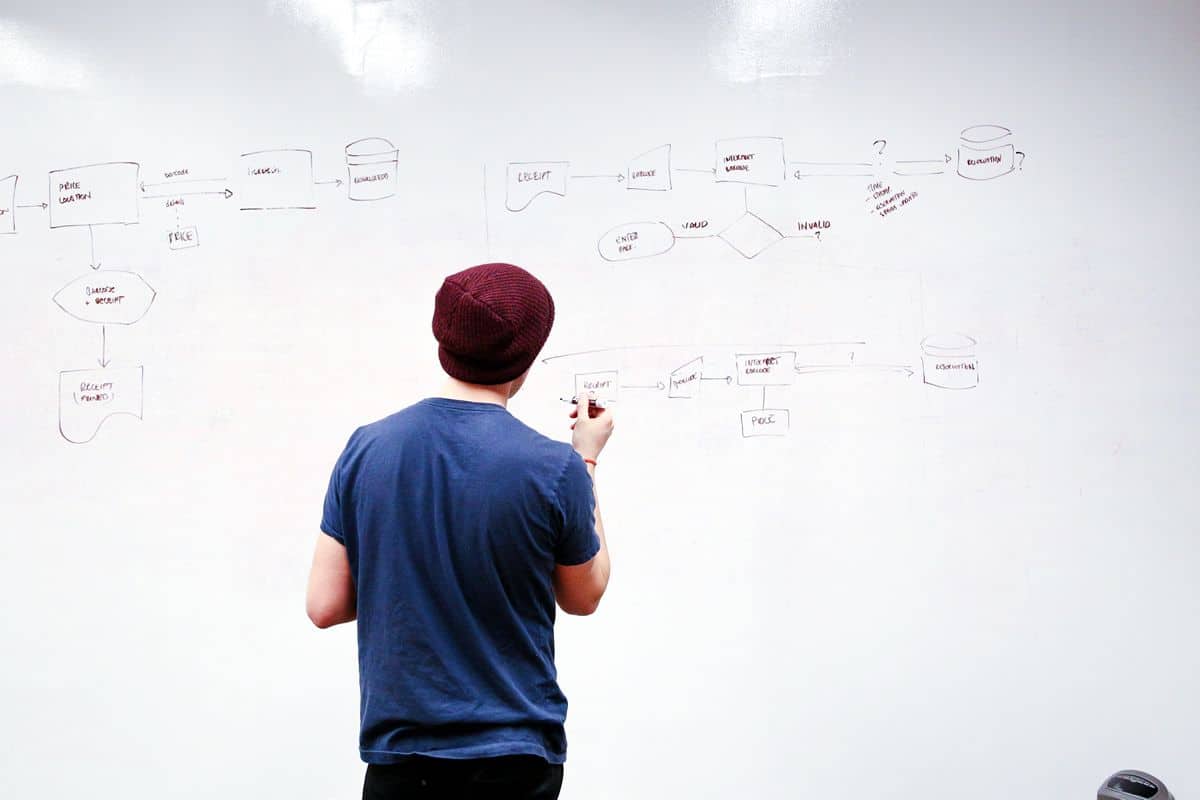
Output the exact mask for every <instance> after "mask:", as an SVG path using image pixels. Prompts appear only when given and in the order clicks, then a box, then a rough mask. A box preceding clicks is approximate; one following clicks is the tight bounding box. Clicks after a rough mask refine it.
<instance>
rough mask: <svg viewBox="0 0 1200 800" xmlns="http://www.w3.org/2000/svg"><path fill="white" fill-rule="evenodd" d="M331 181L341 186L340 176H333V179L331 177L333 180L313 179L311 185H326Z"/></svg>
mask: <svg viewBox="0 0 1200 800" xmlns="http://www.w3.org/2000/svg"><path fill="white" fill-rule="evenodd" d="M331 183H336V184H337V185H338V186H341V185H342V179H341V178H334V179H333V180H331V181H313V185H314V186H328V185H329V184H331Z"/></svg>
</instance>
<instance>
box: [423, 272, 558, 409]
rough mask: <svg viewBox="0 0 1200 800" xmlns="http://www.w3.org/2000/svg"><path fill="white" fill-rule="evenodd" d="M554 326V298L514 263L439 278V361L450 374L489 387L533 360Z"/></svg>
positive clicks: (435, 306) (435, 322)
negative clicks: (440, 285)
mask: <svg viewBox="0 0 1200 800" xmlns="http://www.w3.org/2000/svg"><path fill="white" fill-rule="evenodd" d="M552 325H554V300H553V299H552V298H551V297H550V292H549V291H548V290H547V289H546V287H545V286H544V285H543V284H542V282H541V281H539V280H538V279H537V278H535V277H533V276H532V275H530V274H529V273H528V272H526V271H525V270H523V269H521V268H520V267H518V266H515V265H513V264H480V265H479V266H476V267H471V268H470V269H465V270H463V271H462V272H456V273H455V274H453V275H451V276H450V277H448V278H446V280H445V281H443V282H442V288H441V289H439V290H438V293H437V297H436V298H435V300H434V304H433V335H434V338H436V339H437V341H438V360H440V361H441V362H442V369H444V370H446V374H448V375H450V376H451V377H454V378H458V379H459V380H460V381H466V382H467V383H478V384H485V385H492V384H497V383H505V382H507V381H510V380H512V379H513V378H516V377H517V376H519V375H520V374H521V373H523V372H524V371H525V370H527V369H529V367H530V365H531V364H533V360H534V359H535V358H537V354H538V353H539V352H540V351H541V349H542V345H544V344H545V343H546V339H547V337H549V336H550V328H551V326H552Z"/></svg>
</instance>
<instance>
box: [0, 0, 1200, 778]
mask: <svg viewBox="0 0 1200 800" xmlns="http://www.w3.org/2000/svg"><path fill="white" fill-rule="evenodd" d="M10 5H11V4H10ZM1198 26H1200V12H1197V10H1196V8H1195V7H1188V6H1184V5H1178V6H1167V5H1161V6H1158V7H1156V8H1155V9H1154V10H1153V12H1152V13H1147V12H1146V10H1145V9H1144V7H1141V6H1135V5H1133V4H1129V5H1128V6H1119V5H1116V4H1099V5H1097V4H1094V3H1093V4H1083V3H1061V4H1054V6H1053V7H1047V6H1045V5H1044V4H1034V3H1016V4H1008V5H1005V6H1003V7H1000V6H995V7H985V6H966V5H962V4H939V3H920V4H913V5H910V6H908V7H901V6H899V5H895V4H888V3H881V2H868V1H867V0H864V1H863V2H848V1H847V0H830V1H829V2H819V3H818V2H783V1H782V0H779V1H777V2H768V0H738V1H737V2H713V3H707V2H706V3H682V2H661V3H654V4H646V3H636V4H635V3H624V2H616V3H607V4H602V5H596V4H588V3H557V4H551V3H533V2H523V3H522V2H518V3H510V4H504V6H503V8H501V7H499V6H498V5H497V6H493V5H492V4H483V3H465V2H440V3H433V2H411V3H401V2H351V0H287V1H285V0H278V1H276V2H259V3H219V4H207V5H206V6H205V7H204V8H203V9H201V8H200V7H199V6H194V5H190V4H177V5H175V6H164V5H163V4H161V3H155V4H151V3H148V2H139V1H137V0H135V2H131V3H127V4H124V5H123V6H121V7H108V8H105V9H104V11H103V13H98V12H97V11H95V10H93V9H92V8H91V7H90V6H86V5H85V4H82V3H80V4H76V5H75V6H73V7H72V6H71V5H69V4H68V5H66V6H65V7H64V6H63V5H62V4H58V5H56V6H46V7H34V6H33V5H32V4H25V7H21V8H16V7H13V8H7V9H4V10H3V11H0V45H2V47H0V100H2V101H3V108H4V114H5V118H6V120H7V122H6V124H5V125H3V126H0V265H2V271H0V274H2V275H3V281H4V287H5V297H6V299H7V302H6V313H5V314H4V316H3V330H4V336H3V340H2V341H3V344H0V374H2V375H3V376H4V379H3V384H2V386H3V392H2V395H3V408H4V411H5V413H4V416H3V422H2V423H0V426H2V430H3V439H4V442H5V447H4V448H3V450H2V453H3V454H2V455H0V458H2V459H3V475H4V480H3V482H2V484H0V485H2V486H3V489H2V490H0V501H2V503H3V507H4V509H5V510H6V512H7V513H6V524H5V525H4V537H3V543H4V558H3V559H2V560H0V578H2V580H0V586H2V587H3V588H2V589H0V592H2V596H0V599H2V600H3V604H4V608H5V614H4V615H3V618H2V621H0V641H3V643H4V648H3V654H4V655H3V661H2V662H0V677H2V681H0V707H2V708H3V709H4V714H3V717H4V723H3V725H0V737H2V739H3V741H2V742H0V743H2V744H3V748H2V751H3V753H4V755H3V757H2V763H0V766H2V768H0V794H3V795H4V796H12V797H64V796H71V795H73V794H77V793H79V792H80V791H81V790H83V789H84V788H85V787H95V786H108V787H113V789H112V791H114V792H115V791H118V790H119V792H120V794H121V796H124V797H130V798H134V797H147V798H149V797H163V796H169V797H172V798H180V799H181V800H182V799H185V798H196V799H197V800H199V798H209V797H214V796H222V797H249V796H257V795H261V794H264V793H270V794H278V795H280V796H283V795H287V796H291V797H303V798H313V799H314V800H332V799H333V798H340V797H350V796H357V794H358V792H359V791H360V787H361V781H362V770H363V765H362V763H361V762H360V761H359V760H358V753H357V732H358V716H357V710H358V705H357V702H358V694H357V692H358V685H357V675H356V671H355V670H356V658H355V642H354V630H353V626H352V625H346V626H340V627H338V628H335V629H332V630H329V631H318V630H315V629H314V628H313V627H312V625H311V624H310V623H309V622H308V620H307V619H306V618H305V616H304V613H303V593H304V583H305V577H306V574H307V569H308V566H309V559H310V557H311V549H312V546H313V543H314V541H315V538H316V535H317V521H318V514H319V506H320V502H321V498H322V496H323V491H324V487H325V484H326V481H327V479H328V475H329V470H330V468H331V466H332V464H333V460H334V459H335V458H336V456H337V454H338V452H339V450H340V448H341V446H342V445H343V444H344V442H345V439H346V437H347V436H348V434H349V433H350V432H351V431H352V430H353V429H354V428H355V427H357V426H358V425H360V424H363V423H365V422H368V421H370V420H373V419H377V418H379V417H382V416H384V415H386V414H388V413H391V412H392V411H394V410H397V409H399V408H401V407H403V406H405V405H407V404H409V403H411V402H415V401H416V400H418V399H420V398H421V397H424V396H426V395H427V394H430V393H432V392H435V391H436V390H437V386H438V385H439V380H440V373H439V371H438V369H437V362H436V359H435V357H434V353H435V343H434V341H433V339H432V335H431V333H430V329H429V320H430V317H431V313H432V298H433V294H434V292H435V291H436V289H437V287H438V285H439V284H440V281H441V279H442V277H444V276H445V275H447V274H449V273H451V272H453V271H456V270H458V269H461V268H463V267H465V266H469V265H471V264H475V263H480V262H484V261H491V260H503V261H511V262H514V263H517V264H521V265H523V266H525V267H527V268H528V269H530V270H531V271H533V272H534V273H535V274H537V275H539V276H540V277H541V278H542V279H543V280H544V281H545V282H546V283H547V285H548V286H549V288H550V290H551V292H552V293H553V295H554V298H555V301H556V305H557V309H558V316H557V323H556V326H555V329H554V331H553V333H552V336H551V339H550V341H549V342H548V344H547V347H546V349H545V351H544V353H543V354H542V359H541V360H540V361H539V363H538V364H537V365H536V366H535V368H534V370H533V372H532V373H531V376H530V379H529V382H528V383H527V385H526V387H525V388H524V389H523V390H522V392H521V394H519V395H518V396H517V397H516V398H515V399H514V401H513V404H512V406H511V409H512V411H513V412H514V413H515V414H516V415H517V416H518V417H519V418H521V419H523V420H525V421H527V422H528V423H530V424H531V425H534V426H535V427H537V428H538V429H539V430H542V431H544V432H546V433H547V434H549V435H553V436H557V437H560V438H566V436H567V435H568V432H567V429H566V421H567V420H566V415H565V410H564V409H565V405H564V404H563V403H562V402H560V400H559V398H560V397H562V396H564V395H567V394H569V393H570V392H572V391H573V390H574V389H576V388H578V387H580V386H582V385H588V386H590V387H593V388H596V389H598V390H600V391H602V392H604V393H609V396H610V397H612V399H614V400H615V404H614V408H615V409H616V414H617V415H618V428H617V433H616V435H615V436H614V438H613V440H612V443H611V445H610V446H609V449H607V450H606V451H605V453H604V459H603V463H602V466H601V469H600V474H599V478H598V489H599V493H600V497H601V501H602V507H603V509H604V514H605V520H606V523H607V528H608V533H609V539H610V542H609V543H610V547H611V552H612V559H613V576H612V581H611V584H610V588H609V590H608V594H607V595H606V597H605V599H604V602H603V603H602V605H601V608H600V610H599V612H598V613H597V614H596V615H594V616H592V617H589V618H569V617H565V616H564V615H560V618H559V623H558V626H557V644H558V646H557V655H558V667H559V673H560V681H561V684H562V686H563V688H564V691H565V692H566V694H567V696H568V698H569V700H570V709H569V713H568V719H567V734H568V740H569V755H568V762H567V768H566V779H565V783H564V788H563V794H562V796H563V797H564V798H571V799H572V800H583V799H584V798H610V797H628V798H636V797H662V796H681V797H682V796H688V797H734V796H736V797H743V796H745V797H758V798H791V797H796V796H800V795H801V794H816V793H827V794H829V795H831V796H842V795H845V796H863V797H867V796H876V797H881V796H882V797H899V796H909V797H913V796H923V797H930V798H946V799H947V800H948V799H949V798H955V799H956V800H957V798H962V797H972V798H979V800H988V799H990V798H995V799H996V800H999V798H1010V797H1014V796H1034V795H1036V796H1040V797H1089V796H1091V794H1090V793H1092V792H1094V791H1095V789H1096V787H1098V786H1099V785H1100V783H1101V781H1102V780H1103V779H1104V778H1105V777H1107V776H1108V775H1109V774H1111V773H1112V772H1115V771H1117V770H1119V769H1127V768H1139V769H1144V770H1148V771H1150V772H1152V773H1155V774H1156V775H1158V776H1159V777H1161V778H1162V779H1163V780H1165V781H1166V782H1167V784H1168V786H1169V787H1170V788H1171V789H1172V790H1173V792H1174V793H1175V795H1176V796H1177V797H1187V796H1189V793H1190V794H1192V795H1194V794H1196V793H1197V792H1200V761H1198V760H1197V759H1196V757H1195V743H1196V742H1197V741H1200V688H1198V681H1197V678H1196V676H1197V675H1200V643H1198V641H1197V634H1196V629H1197V627H1196V621H1197V619H1200V593H1198V592H1197V590H1196V588H1195V582H1194V581H1195V575H1196V574H1197V569H1198V568H1200V544H1198V541H1197V535H1196V531H1197V527H1196V524H1195V522H1194V521H1193V516H1194V514H1193V513H1192V506H1193V504H1192V502H1191V495H1192V494H1193V487H1194V486H1195V484H1196V481H1197V479H1198V478H1200V469H1198V461H1197V459H1196V456H1195V453H1196V451H1197V445H1198V444H1200V442H1198V441H1197V440H1198V437H1197V426H1196V423H1195V421H1194V417H1193V410H1194V408H1195V397H1196V396H1197V391H1198V390H1200V373H1198V370H1197V366H1196V362H1195V360H1194V359H1192V358H1190V355H1189V352H1188V351H1189V349H1190V345H1191V344H1192V343H1194V342H1195V341H1196V340H1197V332H1198V327H1200V321H1198V318H1197V316H1196V311H1195V308H1196V300H1197V288H1198V286H1197V277H1196V271H1195V269H1194V267H1195V265H1196V264H1197V250H1196V244H1195V241H1196V240H1195V237H1194V235H1193V232H1192V230H1191V227H1192V225H1191V222H1192V219H1193V218H1194V217H1195V215H1196V211H1197V203H1196V199H1195V197H1196V195H1195V191H1194V189H1195V186H1196V185H1197V181H1198V180H1200V174H1198V172H1197V167H1196V163H1197V162H1196V158H1195V157H1194V149H1195V144H1194V141H1193V140H1194V138H1195V131H1196V130H1197V123H1198V122H1200V119H1198V116H1200V112H1198V107H1197V104H1196V103H1195V102H1194V100H1195V97H1196V96H1197V89H1198V88H1200V86H1198V84H1200V81H1198V69H1197V68H1198V66H1200V65H1198V56H1197V51H1196V48H1195V45H1194V43H1195V40H1196V34H1197V28H1198ZM64 760H66V761H68V762H69V764H70V768H64ZM102 793H106V794H107V793H111V792H110V791H109V790H108V789H106V790H105V791H104V792H102Z"/></svg>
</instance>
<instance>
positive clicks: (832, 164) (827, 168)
mask: <svg viewBox="0 0 1200 800" xmlns="http://www.w3.org/2000/svg"><path fill="white" fill-rule="evenodd" d="M788 166H789V167H795V168H796V169H795V170H794V171H793V172H792V177H794V178H869V177H871V176H872V175H873V174H874V173H872V172H870V169H871V164H870V163H869V162H866V161H792V162H789V163H788ZM864 170H867V171H865V172H864Z"/></svg>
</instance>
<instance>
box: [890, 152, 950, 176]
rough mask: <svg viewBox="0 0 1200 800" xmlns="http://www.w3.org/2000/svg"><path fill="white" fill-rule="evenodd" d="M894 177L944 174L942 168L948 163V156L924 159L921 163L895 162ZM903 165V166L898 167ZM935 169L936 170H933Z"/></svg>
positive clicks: (945, 154) (946, 154)
mask: <svg viewBox="0 0 1200 800" xmlns="http://www.w3.org/2000/svg"><path fill="white" fill-rule="evenodd" d="M894 163H895V164H896V169H894V170H892V172H894V173H895V174H896V175H941V174H942V173H943V172H945V170H944V169H942V167H943V166H945V165H946V164H949V163H950V155H949V154H948V153H944V154H943V155H942V157H941V158H931V159H924V160H921V161H896V162H894ZM901 164H904V165H905V166H903V167H902V166H900V165H901ZM935 167H936V169H935Z"/></svg>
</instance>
